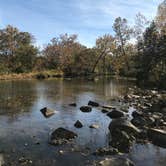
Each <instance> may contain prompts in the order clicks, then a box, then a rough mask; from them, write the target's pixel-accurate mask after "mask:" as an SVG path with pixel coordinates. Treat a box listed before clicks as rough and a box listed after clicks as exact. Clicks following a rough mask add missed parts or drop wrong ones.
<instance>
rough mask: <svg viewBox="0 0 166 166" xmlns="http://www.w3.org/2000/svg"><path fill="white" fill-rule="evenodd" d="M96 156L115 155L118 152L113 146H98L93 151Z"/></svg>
mask: <svg viewBox="0 0 166 166" xmlns="http://www.w3.org/2000/svg"><path fill="white" fill-rule="evenodd" d="M93 154H94V155H97V156H105V155H116V154H118V149H115V148H111V147H110V148H99V149H97V150H96V151H95V152H94V153H93Z"/></svg>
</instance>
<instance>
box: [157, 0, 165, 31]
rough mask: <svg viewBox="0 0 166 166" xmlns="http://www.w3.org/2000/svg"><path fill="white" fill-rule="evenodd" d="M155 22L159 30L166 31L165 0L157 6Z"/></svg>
mask: <svg viewBox="0 0 166 166" xmlns="http://www.w3.org/2000/svg"><path fill="white" fill-rule="evenodd" d="M155 20H156V25H157V26H158V28H159V30H165V31H166V0H164V1H163V2H162V3H161V4H160V5H159V7H158V11H157V16H156V19H155Z"/></svg>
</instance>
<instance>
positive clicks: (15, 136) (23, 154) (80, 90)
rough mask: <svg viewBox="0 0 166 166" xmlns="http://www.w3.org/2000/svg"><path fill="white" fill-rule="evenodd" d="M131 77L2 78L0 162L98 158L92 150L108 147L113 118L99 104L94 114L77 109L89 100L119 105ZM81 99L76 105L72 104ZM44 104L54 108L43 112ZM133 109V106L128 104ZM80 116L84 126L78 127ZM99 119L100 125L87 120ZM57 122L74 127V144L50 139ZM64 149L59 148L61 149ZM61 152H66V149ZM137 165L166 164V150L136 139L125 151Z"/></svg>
mask: <svg viewBox="0 0 166 166" xmlns="http://www.w3.org/2000/svg"><path fill="white" fill-rule="evenodd" d="M132 86H135V83H134V82H133V81H127V80H124V79H113V78H100V77H99V78H96V79H95V80H94V81H90V80H89V81H88V80H84V79H50V80H19V81H1V82H0V165H1V163H3V162H4V163H5V165H7V166H10V165H11V166H19V165H21V164H22V163H21V162H20V160H21V158H26V159H27V160H28V161H29V162H28V163H27V165H34V166H40V165H41V166H52V165H56V166H66V165H68V166H84V165H91V164H92V162H93V161H94V160H98V159H100V158H97V157H95V156H93V155H92V154H91V153H92V152H93V151H94V150H95V149H96V148H99V147H108V142H109V138H110V136H109V131H108V125H109V123H110V121H111V119H110V118H109V117H107V116H106V115H105V114H103V113H102V112H101V110H99V109H97V108H93V111H92V112H90V113H83V112H81V111H80V110H79V108H80V107H81V106H82V105H87V103H88V101H89V100H92V101H97V102H99V103H100V104H111V105H114V106H117V107H118V103H117V102H116V101H114V100H113V99H115V98H116V97H119V96H121V95H124V94H127V92H128V89H129V88H130V87H132ZM72 102H75V103H77V107H71V106H69V104H70V103H72ZM43 107H48V108H51V109H53V110H56V111H57V112H56V114H55V115H54V116H52V117H50V118H47V119H46V118H44V117H43V115H42V114H41V112H40V109H41V108H43ZM130 109H132V108H130ZM77 120H80V121H81V122H82V123H83V125H84V126H83V128H81V129H76V128H75V127H74V123H75V122H76V121H77ZM91 124H98V125H99V126H100V127H99V128H98V129H91V128H89V125H91ZM58 127H64V128H67V129H70V130H72V131H74V132H76V133H77V134H78V138H76V140H75V141H74V142H73V143H72V144H70V145H63V146H57V147H55V146H52V145H49V144H48V141H49V137H50V133H51V132H52V131H54V130H55V129H56V128H58ZM60 152H61V153H60ZM62 152H63V154H62ZM126 155H127V156H128V157H129V158H130V159H131V160H132V161H133V162H134V163H135V164H136V165H137V166H145V165H146V166H165V163H166V149H164V148H160V147H157V146H154V145H152V144H145V145H141V144H136V145H134V146H133V149H132V151H131V152H130V153H129V154H126Z"/></svg>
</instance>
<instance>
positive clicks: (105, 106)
mask: <svg viewBox="0 0 166 166" xmlns="http://www.w3.org/2000/svg"><path fill="white" fill-rule="evenodd" d="M102 107H103V108H106V109H115V108H116V107H114V106H111V105H103V106H102Z"/></svg>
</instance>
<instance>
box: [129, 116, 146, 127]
mask: <svg viewBox="0 0 166 166" xmlns="http://www.w3.org/2000/svg"><path fill="white" fill-rule="evenodd" d="M131 123H132V124H133V125H135V126H136V127H144V126H145V125H146V124H147V122H146V120H145V119H144V118H143V117H135V118H133V119H132V120H131Z"/></svg>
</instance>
